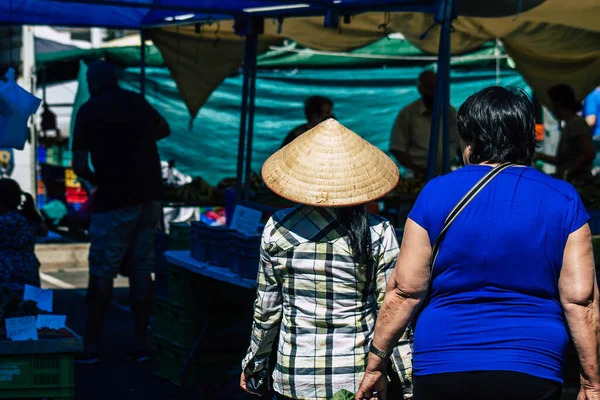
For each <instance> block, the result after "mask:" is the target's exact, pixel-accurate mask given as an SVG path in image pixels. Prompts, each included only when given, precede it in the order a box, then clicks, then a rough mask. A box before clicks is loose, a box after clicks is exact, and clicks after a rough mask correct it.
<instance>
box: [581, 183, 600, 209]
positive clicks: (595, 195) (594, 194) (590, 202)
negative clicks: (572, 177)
mask: <svg viewBox="0 0 600 400" xmlns="http://www.w3.org/2000/svg"><path fill="white" fill-rule="evenodd" d="M576 188H577V192H579V196H581V200H582V201H583V205H585V207H586V208H587V209H590V210H600V185H598V184H587V185H579V186H576Z"/></svg>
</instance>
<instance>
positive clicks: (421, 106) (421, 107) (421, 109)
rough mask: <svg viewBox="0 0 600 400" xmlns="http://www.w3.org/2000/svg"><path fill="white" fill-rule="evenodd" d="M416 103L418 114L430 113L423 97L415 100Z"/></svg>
mask: <svg viewBox="0 0 600 400" xmlns="http://www.w3.org/2000/svg"><path fill="white" fill-rule="evenodd" d="M417 104H418V106H419V115H429V114H431V110H429V109H428V108H427V106H426V105H425V102H424V101H423V99H419V100H417Z"/></svg>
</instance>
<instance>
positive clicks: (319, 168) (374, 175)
mask: <svg viewBox="0 0 600 400" xmlns="http://www.w3.org/2000/svg"><path fill="white" fill-rule="evenodd" d="M399 176H400V174H399V171H398V167H397V166H396V164H395V163H394V162H393V161H392V160H391V159H390V158H389V157H388V156H387V155H385V153H384V152H382V151H381V150H379V149H378V148H377V147H375V146H373V145H372V144H370V143H369V142H367V141H366V140H364V139H363V138H361V137H360V136H358V135H357V134H356V133H354V132H352V131H351V130H350V129H348V128H346V127H345V126H343V125H342V124H340V123H339V122H337V121H336V120H334V119H328V120H327V121H325V122H322V123H321V124H319V125H317V126H316V127H314V128H313V129H311V130H309V131H307V132H305V133H303V134H302V135H301V136H300V137H299V138H297V139H296V140H294V141H293V142H291V143H290V144H288V145H287V146H285V147H284V148H282V149H281V150H279V151H278V152H276V153H275V154H273V155H272V156H271V157H269V159H267V161H266V162H265V164H264V165H263V167H262V177H263V180H264V182H265V184H266V185H267V186H268V187H269V188H270V189H271V190H272V191H274V192H275V193H277V194H278V195H280V196H281V197H283V198H286V199H288V200H291V201H294V202H297V203H301V204H308V205H313V206H322V207H344V206H352V205H358V204H364V203H367V202H369V201H371V200H375V199H378V198H380V197H382V196H384V195H385V194H387V193H388V192H389V191H391V190H392V189H393V188H394V187H395V186H396V184H397V183H398V179H399Z"/></svg>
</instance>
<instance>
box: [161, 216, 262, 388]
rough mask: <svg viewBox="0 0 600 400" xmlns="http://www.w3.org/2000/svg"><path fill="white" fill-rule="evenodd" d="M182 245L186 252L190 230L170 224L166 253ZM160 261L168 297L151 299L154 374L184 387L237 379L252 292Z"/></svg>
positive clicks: (247, 341)
mask: <svg viewBox="0 0 600 400" xmlns="http://www.w3.org/2000/svg"><path fill="white" fill-rule="evenodd" d="M185 241H187V248H188V249H189V247H190V243H191V241H192V240H191V237H190V229H189V227H188V228H186V227H184V226H181V225H176V226H173V225H171V226H170V241H169V244H168V248H169V249H171V250H182V249H181V247H183V244H184V243H185ZM225 243H227V241H225ZM175 247H179V248H175ZM161 262H164V263H165V264H166V265H167V271H168V274H167V296H166V297H158V298H156V299H155V306H154V323H153V326H152V370H153V373H154V374H155V375H157V376H159V377H161V378H164V379H167V380H169V381H171V382H173V383H174V384H176V385H178V386H183V387H191V386H195V385H198V384H202V383H207V382H210V383H213V382H216V381H220V380H224V379H227V376H228V374H229V373H231V371H232V370H233V371H235V374H238V375H239V365H240V362H241V360H242V358H243V355H244V352H245V350H246V348H247V346H248V343H249V338H250V323H251V317H252V302H253V299H254V290H249V289H240V288H239V287H237V286H234V285H230V284H226V283H223V282H219V281H216V280H213V279H210V278H206V277H204V276H202V275H199V274H196V273H193V272H191V271H189V270H187V269H185V268H182V267H180V266H177V265H172V264H168V263H167V262H166V260H164V259H163V260H162V261H161ZM199 337H201V340H200V342H198V347H197V349H196V351H195V352H194V356H193V357H192V358H191V361H190V363H189V366H188V368H187V370H186V373H185V375H183V376H182V371H183V369H184V365H185V363H186V361H187V360H188V357H190V354H192V352H193V349H194V346H195V344H196V342H197V340H198V338H199Z"/></svg>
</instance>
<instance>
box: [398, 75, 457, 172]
mask: <svg viewBox="0 0 600 400" xmlns="http://www.w3.org/2000/svg"><path fill="white" fill-rule="evenodd" d="M435 79H436V74H435V72H433V71H431V70H425V71H423V72H422V73H421V75H419V80H418V89H419V93H420V94H421V98H420V99H418V100H416V101H414V102H413V103H410V104H409V105H407V106H406V107H404V108H403V109H402V110H401V111H400V113H399V114H398V117H397V118H396V122H395V123H394V127H393V128H392V135H391V138H390V153H391V154H392V155H393V156H394V157H395V158H396V159H397V160H398V162H399V163H400V164H401V165H402V166H403V167H405V168H408V169H410V170H412V171H413V173H414V174H415V176H417V177H424V176H425V173H426V171H427V157H428V154H429V137H430V133H431V121H432V119H433V99H434V93H435ZM442 142H443V135H442V131H441V128H440V135H439V144H438V156H437V167H438V172H441V170H442V160H443V146H442ZM459 153H460V141H459V137H458V131H457V129H456V110H455V109H454V108H453V107H450V157H454V156H455V155H456V154H459Z"/></svg>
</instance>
